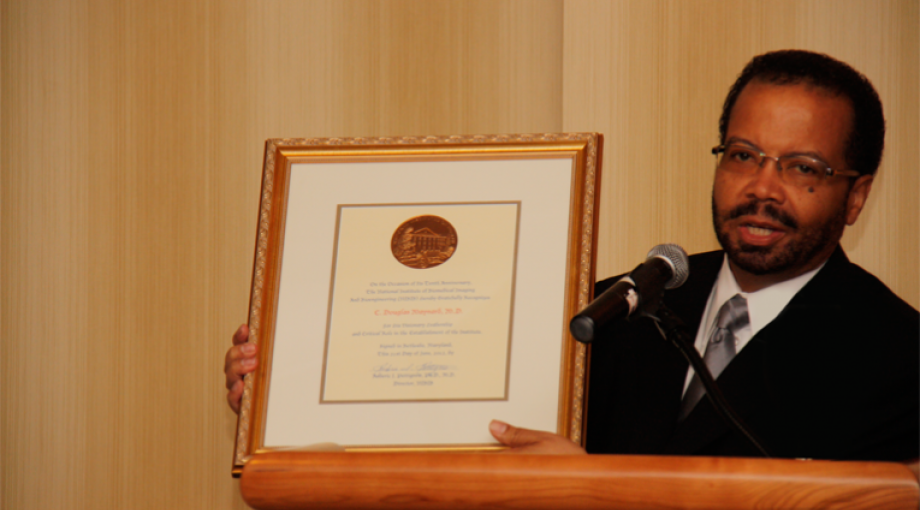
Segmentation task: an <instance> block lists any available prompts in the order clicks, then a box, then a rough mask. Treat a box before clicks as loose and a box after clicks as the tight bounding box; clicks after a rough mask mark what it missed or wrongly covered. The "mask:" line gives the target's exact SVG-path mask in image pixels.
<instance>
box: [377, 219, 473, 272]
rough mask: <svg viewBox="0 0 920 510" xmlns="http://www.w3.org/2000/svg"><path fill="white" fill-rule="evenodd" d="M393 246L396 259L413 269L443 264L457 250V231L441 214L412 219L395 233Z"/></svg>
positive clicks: (405, 222) (392, 240) (392, 241)
mask: <svg viewBox="0 0 920 510" xmlns="http://www.w3.org/2000/svg"><path fill="white" fill-rule="evenodd" d="M390 249H391V251H392V252H393V256H394V257H396V260H398V261H399V263H400V264H403V265H404V266H407V267H411V268H413V269H428V268H431V267H435V266H439V265H441V264H443V263H445V262H447V260H448V259H449V258H451V257H452V256H453V255H454V252H455V251H457V231H456V230H455V229H454V226H453V225H451V224H450V222H449V221H447V220H445V219H444V218H442V217H440V216H434V215H430V214H429V215H424V216H416V217H414V218H409V219H408V220H406V221H404V222H403V223H402V225H400V226H399V228H397V229H396V231H395V232H393V238H392V239H391V240H390Z"/></svg>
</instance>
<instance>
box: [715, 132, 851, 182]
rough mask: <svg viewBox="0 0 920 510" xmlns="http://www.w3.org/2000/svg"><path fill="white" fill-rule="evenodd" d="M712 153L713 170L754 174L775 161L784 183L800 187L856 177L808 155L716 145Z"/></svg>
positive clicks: (737, 145)
mask: <svg viewBox="0 0 920 510" xmlns="http://www.w3.org/2000/svg"><path fill="white" fill-rule="evenodd" d="M712 153H713V154H715V156H716V168H718V169H719V170H724V171H726V172H732V173H736V174H742V175H753V174H755V173H757V170H758V169H760V168H761V167H762V166H763V165H764V163H765V162H766V161H767V160H768V159H773V160H776V164H777V169H778V170H779V175H780V178H781V179H782V180H783V182H785V183H786V184H790V185H792V186H799V187H803V188H807V187H811V186H819V185H821V184H822V183H824V182H826V181H827V180H828V179H830V178H831V177H833V176H835V175H843V176H847V177H858V176H859V172H857V171H855V170H833V169H831V167H830V166H828V165H827V163H825V162H823V161H821V160H820V159H817V158H813V157H811V156H805V155H801V154H790V155H788V156H779V157H776V156H767V155H766V154H765V153H764V152H763V151H762V150H760V149H757V148H755V147H752V146H750V145H747V144H744V143H737V142H735V143H730V144H727V145H719V146H716V147H713V148H712Z"/></svg>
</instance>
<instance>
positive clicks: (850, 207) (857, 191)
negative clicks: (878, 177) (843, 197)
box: [847, 175, 875, 225]
mask: <svg viewBox="0 0 920 510" xmlns="http://www.w3.org/2000/svg"><path fill="white" fill-rule="evenodd" d="M873 179H875V176H873V175H863V176H860V177H859V178H858V179H856V182H854V183H853V186H852V187H851V188H850V194H849V196H848V197H847V225H852V224H854V223H856V219H857V218H859V213H860V212H862V209H863V206H864V205H866V199H867V198H869V191H870V190H871V189H872V181H873Z"/></svg>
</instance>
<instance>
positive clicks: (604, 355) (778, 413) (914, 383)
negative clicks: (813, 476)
mask: <svg viewBox="0 0 920 510" xmlns="http://www.w3.org/2000/svg"><path fill="white" fill-rule="evenodd" d="M722 258H723V252H721V251H720V252H711V253H704V254H700V255H695V256H693V257H690V277H689V279H688V280H687V282H686V283H685V284H684V285H683V286H682V287H680V288H677V289H673V290H669V291H667V292H666V293H665V298H664V300H665V303H666V304H667V306H668V307H670V308H671V309H672V310H673V311H674V312H675V313H676V314H677V315H678V316H679V317H681V318H682V319H683V320H684V321H685V322H686V323H687V327H688V329H689V335H690V337H691V338H694V337H695V336H696V331H697V329H698V327H699V323H700V321H701V317H702V314H703V311H704V309H705V307H706V301H707V299H708V296H709V293H710V291H711V290H712V286H713V283H714V282H715V279H716V277H717V275H718V272H719V268H720V266H721V264H722ZM615 281H616V278H611V279H609V280H605V281H604V282H600V283H599V284H598V287H597V292H596V293H600V292H603V290H605V289H606V288H607V287H609V286H610V285H612V284H613V283H614V282H615ZM918 345H920V314H918V312H917V310H914V309H913V308H912V307H911V306H910V305H908V304H907V303H905V302H904V301H902V300H901V299H900V298H898V297H897V296H895V295H894V294H893V293H892V292H891V291H890V290H889V289H888V288H887V287H886V286H885V285H884V284H883V283H881V282H880V281H879V280H878V279H877V278H875V277H874V276H872V275H871V274H869V273H867V272H866V271H864V270H863V269H862V268H860V267H859V266H857V265H855V264H852V263H850V262H849V260H847V257H846V255H845V254H844V253H843V250H842V249H840V248H838V249H837V251H836V252H835V253H834V254H833V255H832V256H831V258H830V259H829V260H828V262H827V264H826V265H825V266H824V268H822V269H821V271H819V272H818V274H817V275H815V277H814V278H813V279H812V280H811V281H810V282H808V284H807V285H805V287H803V288H802V290H801V291H800V292H799V293H798V294H796V296H795V297H793V299H792V300H791V301H790V302H789V304H788V305H787V306H786V308H785V309H784V310H783V311H782V312H781V313H780V314H779V316H778V317H777V318H776V319H775V320H773V322H771V323H770V324H768V325H767V326H765V327H764V328H763V329H762V330H761V331H759V332H758V333H757V334H756V335H755V336H754V337H753V338H752V339H751V340H750V342H749V343H748V344H747V345H746V346H745V347H744V349H742V350H741V352H740V353H738V355H737V356H736V357H735V359H733V360H732V362H731V363H730V364H729V365H728V366H727V367H726V368H725V370H724V371H723V372H722V374H721V375H720V376H719V378H718V379H717V382H718V384H719V386H720V388H721V389H722V391H723V393H724V394H725V397H726V398H727V399H728V401H729V402H730V403H731V404H732V406H733V407H734V408H735V410H736V411H737V412H738V413H739V414H740V415H741V417H742V419H743V420H744V421H745V422H746V423H747V424H748V425H749V426H750V427H751V428H752V429H753V430H754V432H755V434H757V435H758V436H759V437H760V438H761V439H762V440H763V442H764V443H765V446H766V448H767V449H768V451H770V453H771V454H772V455H773V456H775V457H807V458H819V459H852V460H907V459H914V458H917V457H918V456H920V373H918V368H920V351H918ZM687 366H688V363H687V362H686V361H685V360H684V358H683V357H682V356H681V354H680V353H679V352H678V351H677V349H676V348H674V347H673V346H672V345H670V344H669V343H668V342H666V341H665V340H664V339H663V338H662V337H661V335H660V334H659V333H658V331H657V329H656V328H655V327H654V325H653V324H652V322H651V320H650V319H648V318H641V319H636V320H632V321H620V322H619V323H617V324H614V325H612V326H610V327H608V328H607V329H606V330H605V331H603V332H602V335H601V337H600V338H599V339H597V340H595V342H594V343H593V344H592V346H591V363H590V372H589V386H588V396H589V403H588V409H587V425H588V428H587V434H586V439H587V449H588V451H589V452H592V453H636V454H673V455H723V456H759V453H758V452H757V450H755V449H754V447H753V446H751V445H750V444H749V443H748V441H747V440H746V439H744V438H743V437H742V436H740V435H739V434H737V433H736V432H734V431H732V430H731V429H729V427H728V426H727V425H726V424H724V423H723V422H722V421H721V419H720V418H719V417H718V416H717V415H716V414H715V410H714V409H713V407H712V404H711V403H710V402H709V400H708V399H706V398H704V399H703V400H702V401H701V402H700V404H698V405H697V406H696V408H695V409H694V410H693V412H691V414H690V415H689V416H688V417H687V418H686V419H685V420H684V421H683V422H682V423H680V424H678V423H677V413H678V409H679V407H680V400H681V394H682V391H683V386H684V379H685V377H686V374H687Z"/></svg>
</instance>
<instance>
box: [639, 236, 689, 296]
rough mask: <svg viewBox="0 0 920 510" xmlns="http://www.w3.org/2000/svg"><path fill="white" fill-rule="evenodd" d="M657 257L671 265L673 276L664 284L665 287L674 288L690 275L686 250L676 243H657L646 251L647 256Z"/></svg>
mask: <svg viewBox="0 0 920 510" xmlns="http://www.w3.org/2000/svg"><path fill="white" fill-rule="evenodd" d="M653 257H658V258H661V259H664V260H666V261H667V262H668V263H669V264H670V265H671V270H672V271H673V276H671V279H670V280H668V281H667V283H665V284H664V288H666V289H676V288H677V287H680V286H681V285H683V284H684V282H685V281H687V277H688V276H690V261H689V258H688V257H687V252H685V251H684V249H683V248H681V247H680V246H678V245H676V244H659V245H658V246H656V247H654V248H652V249H651V251H649V252H648V257H647V258H653Z"/></svg>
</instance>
